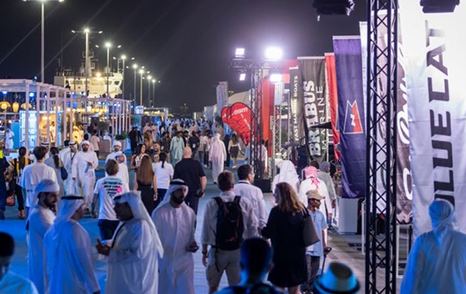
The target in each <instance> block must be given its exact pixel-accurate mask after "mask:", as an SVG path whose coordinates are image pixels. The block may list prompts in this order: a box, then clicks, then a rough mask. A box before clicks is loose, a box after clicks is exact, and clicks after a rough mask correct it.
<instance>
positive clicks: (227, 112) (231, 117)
mask: <svg viewBox="0 0 466 294" xmlns="http://www.w3.org/2000/svg"><path fill="white" fill-rule="evenodd" d="M251 120H252V111H251V108H249V107H248V106H247V105H246V104H244V103H241V102H236V103H233V104H232V105H231V106H229V107H224V108H223V109H222V121H223V122H224V123H226V124H227V125H229V126H230V128H232V130H233V131H235V132H236V133H237V134H238V135H239V136H240V137H241V139H242V140H243V142H244V143H245V144H246V145H247V144H249V141H250V140H251Z"/></svg>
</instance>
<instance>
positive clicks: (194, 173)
mask: <svg viewBox="0 0 466 294" xmlns="http://www.w3.org/2000/svg"><path fill="white" fill-rule="evenodd" d="M173 178H174V179H182V180H183V181H184V182H185V183H186V185H187V186H188V188H189V191H188V195H187V196H186V199H185V202H186V204H188V206H189V207H191V208H192V209H193V210H194V212H195V213H196V214H197V206H198V204H199V198H201V197H202V196H203V195H204V193H205V188H206V186H207V177H206V175H205V173H204V169H203V168H202V165H201V163H200V162H199V161H198V160H195V159H193V158H192V151H191V148H189V147H185V148H184V149H183V159H182V160H181V161H180V162H178V163H177V164H176V165H175V173H174V175H173Z"/></svg>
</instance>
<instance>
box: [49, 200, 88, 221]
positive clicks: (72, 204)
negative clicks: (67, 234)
mask: <svg viewBox="0 0 466 294" xmlns="http://www.w3.org/2000/svg"><path fill="white" fill-rule="evenodd" d="M83 205H84V198H83V197H81V196H65V197H61V199H60V205H59V206H58V213H57V217H56V218H55V224H57V225H58V223H60V222H63V221H68V220H70V218H71V217H72V216H73V214H74V213H75V212H76V211H77V210H78V209H79V208H80V207H81V206H83Z"/></svg>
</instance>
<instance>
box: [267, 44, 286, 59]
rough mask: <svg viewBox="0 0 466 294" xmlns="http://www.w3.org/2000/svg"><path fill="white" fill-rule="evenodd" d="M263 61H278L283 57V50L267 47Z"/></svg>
mask: <svg viewBox="0 0 466 294" xmlns="http://www.w3.org/2000/svg"><path fill="white" fill-rule="evenodd" d="M264 57H265V59H267V60H269V61H278V60H281V59H282V57H283V50H282V48H280V47H268V48H266V49H265V53H264Z"/></svg>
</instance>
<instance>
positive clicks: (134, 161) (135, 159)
mask: <svg viewBox="0 0 466 294" xmlns="http://www.w3.org/2000/svg"><path fill="white" fill-rule="evenodd" d="M144 156H147V154H146V145H144V144H139V145H138V146H136V152H135V153H134V154H133V156H132V157H131V169H138V167H139V165H140V164H141V160H142V158H143V157H144Z"/></svg>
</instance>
